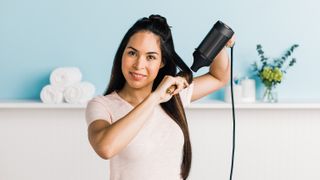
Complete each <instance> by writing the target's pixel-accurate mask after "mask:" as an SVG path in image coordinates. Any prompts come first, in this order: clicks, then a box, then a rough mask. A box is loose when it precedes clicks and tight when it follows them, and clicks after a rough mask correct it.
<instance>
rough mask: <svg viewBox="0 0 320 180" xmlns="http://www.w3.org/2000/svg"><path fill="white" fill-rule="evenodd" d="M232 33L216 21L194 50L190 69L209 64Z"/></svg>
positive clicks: (193, 69) (194, 69) (195, 69)
mask: <svg viewBox="0 0 320 180" xmlns="http://www.w3.org/2000/svg"><path fill="white" fill-rule="evenodd" d="M233 34H234V32H233V30H232V29H231V28H230V27H228V26H227V25H225V24H224V23H223V22H221V21H217V22H216V23H215V24H214V26H213V27H212V29H211V30H210V31H209V33H208V34H207V36H206V37H205V38H204V39H203V40H202V42H201V43H200V45H199V47H198V48H196V50H195V51H194V53H193V64H192V66H191V70H192V71H194V72H197V71H198V69H200V68H201V67H204V66H209V65H210V64H211V63H212V61H213V59H214V58H215V57H216V56H217V54H218V53H219V52H220V51H221V49H222V48H223V47H224V46H225V45H226V43H227V42H228V41H229V39H230V38H231V37H232V35H233Z"/></svg>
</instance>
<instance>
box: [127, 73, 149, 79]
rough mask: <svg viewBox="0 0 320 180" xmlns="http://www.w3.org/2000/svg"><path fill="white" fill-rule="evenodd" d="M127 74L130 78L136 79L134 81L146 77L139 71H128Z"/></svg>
mask: <svg viewBox="0 0 320 180" xmlns="http://www.w3.org/2000/svg"><path fill="white" fill-rule="evenodd" d="M129 74H130V75H131V78H132V79H134V80H136V81H140V80H142V79H144V78H146V77H147V76H146V75H144V74H140V73H136V72H129Z"/></svg>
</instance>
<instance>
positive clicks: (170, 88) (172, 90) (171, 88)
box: [166, 85, 177, 94]
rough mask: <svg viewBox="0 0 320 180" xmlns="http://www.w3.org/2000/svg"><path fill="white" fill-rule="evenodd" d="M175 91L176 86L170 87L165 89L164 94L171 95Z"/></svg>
mask: <svg viewBox="0 0 320 180" xmlns="http://www.w3.org/2000/svg"><path fill="white" fill-rule="evenodd" d="M176 89H177V85H172V86H170V87H169V88H168V89H167V91H166V92H167V93H168V94H173V93H174V91H175V90H176Z"/></svg>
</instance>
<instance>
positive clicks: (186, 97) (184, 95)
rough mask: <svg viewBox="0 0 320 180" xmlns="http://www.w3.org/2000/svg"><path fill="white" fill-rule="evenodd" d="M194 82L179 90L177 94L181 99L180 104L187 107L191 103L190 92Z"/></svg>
mask: <svg viewBox="0 0 320 180" xmlns="http://www.w3.org/2000/svg"><path fill="white" fill-rule="evenodd" d="M193 87H194V84H193V83H191V84H190V85H189V86H188V87H187V88H185V89H183V90H182V91H180V93H179V95H180V98H181V101H182V105H183V106H184V107H187V106H189V105H190V103H191V98H192V93H193Z"/></svg>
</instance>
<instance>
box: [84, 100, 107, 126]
mask: <svg viewBox="0 0 320 180" xmlns="http://www.w3.org/2000/svg"><path fill="white" fill-rule="evenodd" d="M98 119H101V120H105V121H107V122H109V123H110V124H111V114H110V111H109V110H108V107H107V105H106V104H105V103H104V102H103V100H102V98H101V97H100V98H99V97H95V98H93V99H92V100H90V101H89V102H88V104H87V108H86V121H87V125H88V126H89V125H90V124H91V123H92V122H93V121H95V120H98Z"/></svg>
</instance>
